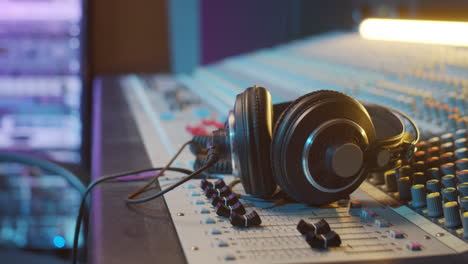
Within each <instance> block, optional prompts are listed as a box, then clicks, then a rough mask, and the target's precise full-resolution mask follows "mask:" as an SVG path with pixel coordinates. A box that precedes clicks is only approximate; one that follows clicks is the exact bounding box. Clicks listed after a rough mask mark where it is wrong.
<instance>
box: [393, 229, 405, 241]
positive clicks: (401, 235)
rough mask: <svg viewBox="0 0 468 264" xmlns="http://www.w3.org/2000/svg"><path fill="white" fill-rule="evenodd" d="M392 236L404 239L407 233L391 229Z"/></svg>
mask: <svg viewBox="0 0 468 264" xmlns="http://www.w3.org/2000/svg"><path fill="white" fill-rule="evenodd" d="M390 237H391V238H394V239H402V238H405V233H403V232H400V231H395V230H390Z"/></svg>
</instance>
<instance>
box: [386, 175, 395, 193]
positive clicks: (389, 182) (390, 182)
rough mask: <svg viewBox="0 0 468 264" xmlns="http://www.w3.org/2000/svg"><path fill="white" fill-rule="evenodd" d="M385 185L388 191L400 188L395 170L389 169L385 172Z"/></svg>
mask: <svg viewBox="0 0 468 264" xmlns="http://www.w3.org/2000/svg"><path fill="white" fill-rule="evenodd" d="M385 186H386V188H387V191H388V192H396V191H397V190H398V187H397V179H396V174H395V171H387V172H386V173H385Z"/></svg>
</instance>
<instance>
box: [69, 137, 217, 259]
mask: <svg viewBox="0 0 468 264" xmlns="http://www.w3.org/2000/svg"><path fill="white" fill-rule="evenodd" d="M190 143H191V141H189V142H187V143H185V144H184V145H182V146H181V148H180V149H179V151H178V152H177V153H176V154H175V155H174V157H172V159H171V160H170V161H169V163H168V164H167V165H166V166H165V167H159V168H149V169H142V170H137V171H128V172H124V173H118V174H113V175H109V176H105V177H101V178H99V179H97V180H95V181H93V182H92V183H91V184H90V185H88V187H87V188H86V190H85V191H84V193H83V197H82V199H81V204H80V208H79V211H78V216H77V219H76V224H75V232H74V236H73V249H72V263H73V264H76V263H77V262H78V254H77V252H78V239H79V234H80V231H81V222H82V221H83V217H84V213H85V209H86V198H87V196H88V194H89V193H90V192H91V191H92V190H93V188H94V187H96V186H97V185H98V184H100V183H102V182H105V181H108V180H111V179H116V178H120V177H125V176H128V175H134V174H140V173H144V172H151V171H159V173H158V174H157V175H156V176H155V177H154V178H153V179H152V180H151V182H150V184H146V185H145V186H144V187H143V188H141V189H139V190H138V191H137V192H134V193H133V194H131V195H129V197H130V196H131V197H135V196H137V195H139V194H141V193H143V192H145V191H146V190H147V189H148V187H149V186H150V185H151V184H152V183H153V182H155V181H156V179H157V177H158V176H159V175H162V173H163V172H164V171H176V172H181V173H184V174H187V175H188V176H187V177H186V178H184V179H182V180H180V181H178V182H177V183H175V184H173V185H171V186H170V187H168V188H167V189H164V190H162V191H160V192H158V193H156V194H154V195H151V196H148V197H145V198H142V199H131V198H127V199H125V201H126V202H127V203H130V204H136V203H144V202H147V201H151V200H153V199H156V198H158V197H161V196H162V195H164V194H166V193H167V192H169V191H171V190H173V189H175V188H177V187H178V186H180V185H182V184H184V183H185V182H187V181H188V180H190V179H192V178H193V177H195V176H197V175H199V174H200V173H202V172H203V171H205V170H206V169H207V168H209V167H211V166H212V165H213V164H215V163H216V162H217V161H218V159H219V153H218V150H217V148H215V147H213V146H209V147H208V157H207V162H206V163H205V164H204V166H202V167H201V168H200V169H198V170H196V171H194V172H192V171H190V170H187V169H184V168H176V167H169V166H170V165H171V164H172V162H174V160H175V159H176V158H177V157H178V156H179V154H180V153H181V152H182V150H183V149H184V147H185V146H187V145H188V144H190Z"/></svg>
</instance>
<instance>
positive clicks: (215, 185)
mask: <svg viewBox="0 0 468 264" xmlns="http://www.w3.org/2000/svg"><path fill="white" fill-rule="evenodd" d="M224 186H226V183H225V182H224V180H223V179H218V180H216V181H215V182H214V183H213V188H214V189H221V188H223V187H224Z"/></svg>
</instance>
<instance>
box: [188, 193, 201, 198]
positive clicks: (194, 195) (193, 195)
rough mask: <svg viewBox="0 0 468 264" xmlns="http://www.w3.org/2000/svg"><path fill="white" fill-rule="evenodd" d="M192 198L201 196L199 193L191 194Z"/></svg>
mask: <svg viewBox="0 0 468 264" xmlns="http://www.w3.org/2000/svg"><path fill="white" fill-rule="evenodd" d="M190 196H192V197H197V196H200V193H199V192H191V193H190Z"/></svg>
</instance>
